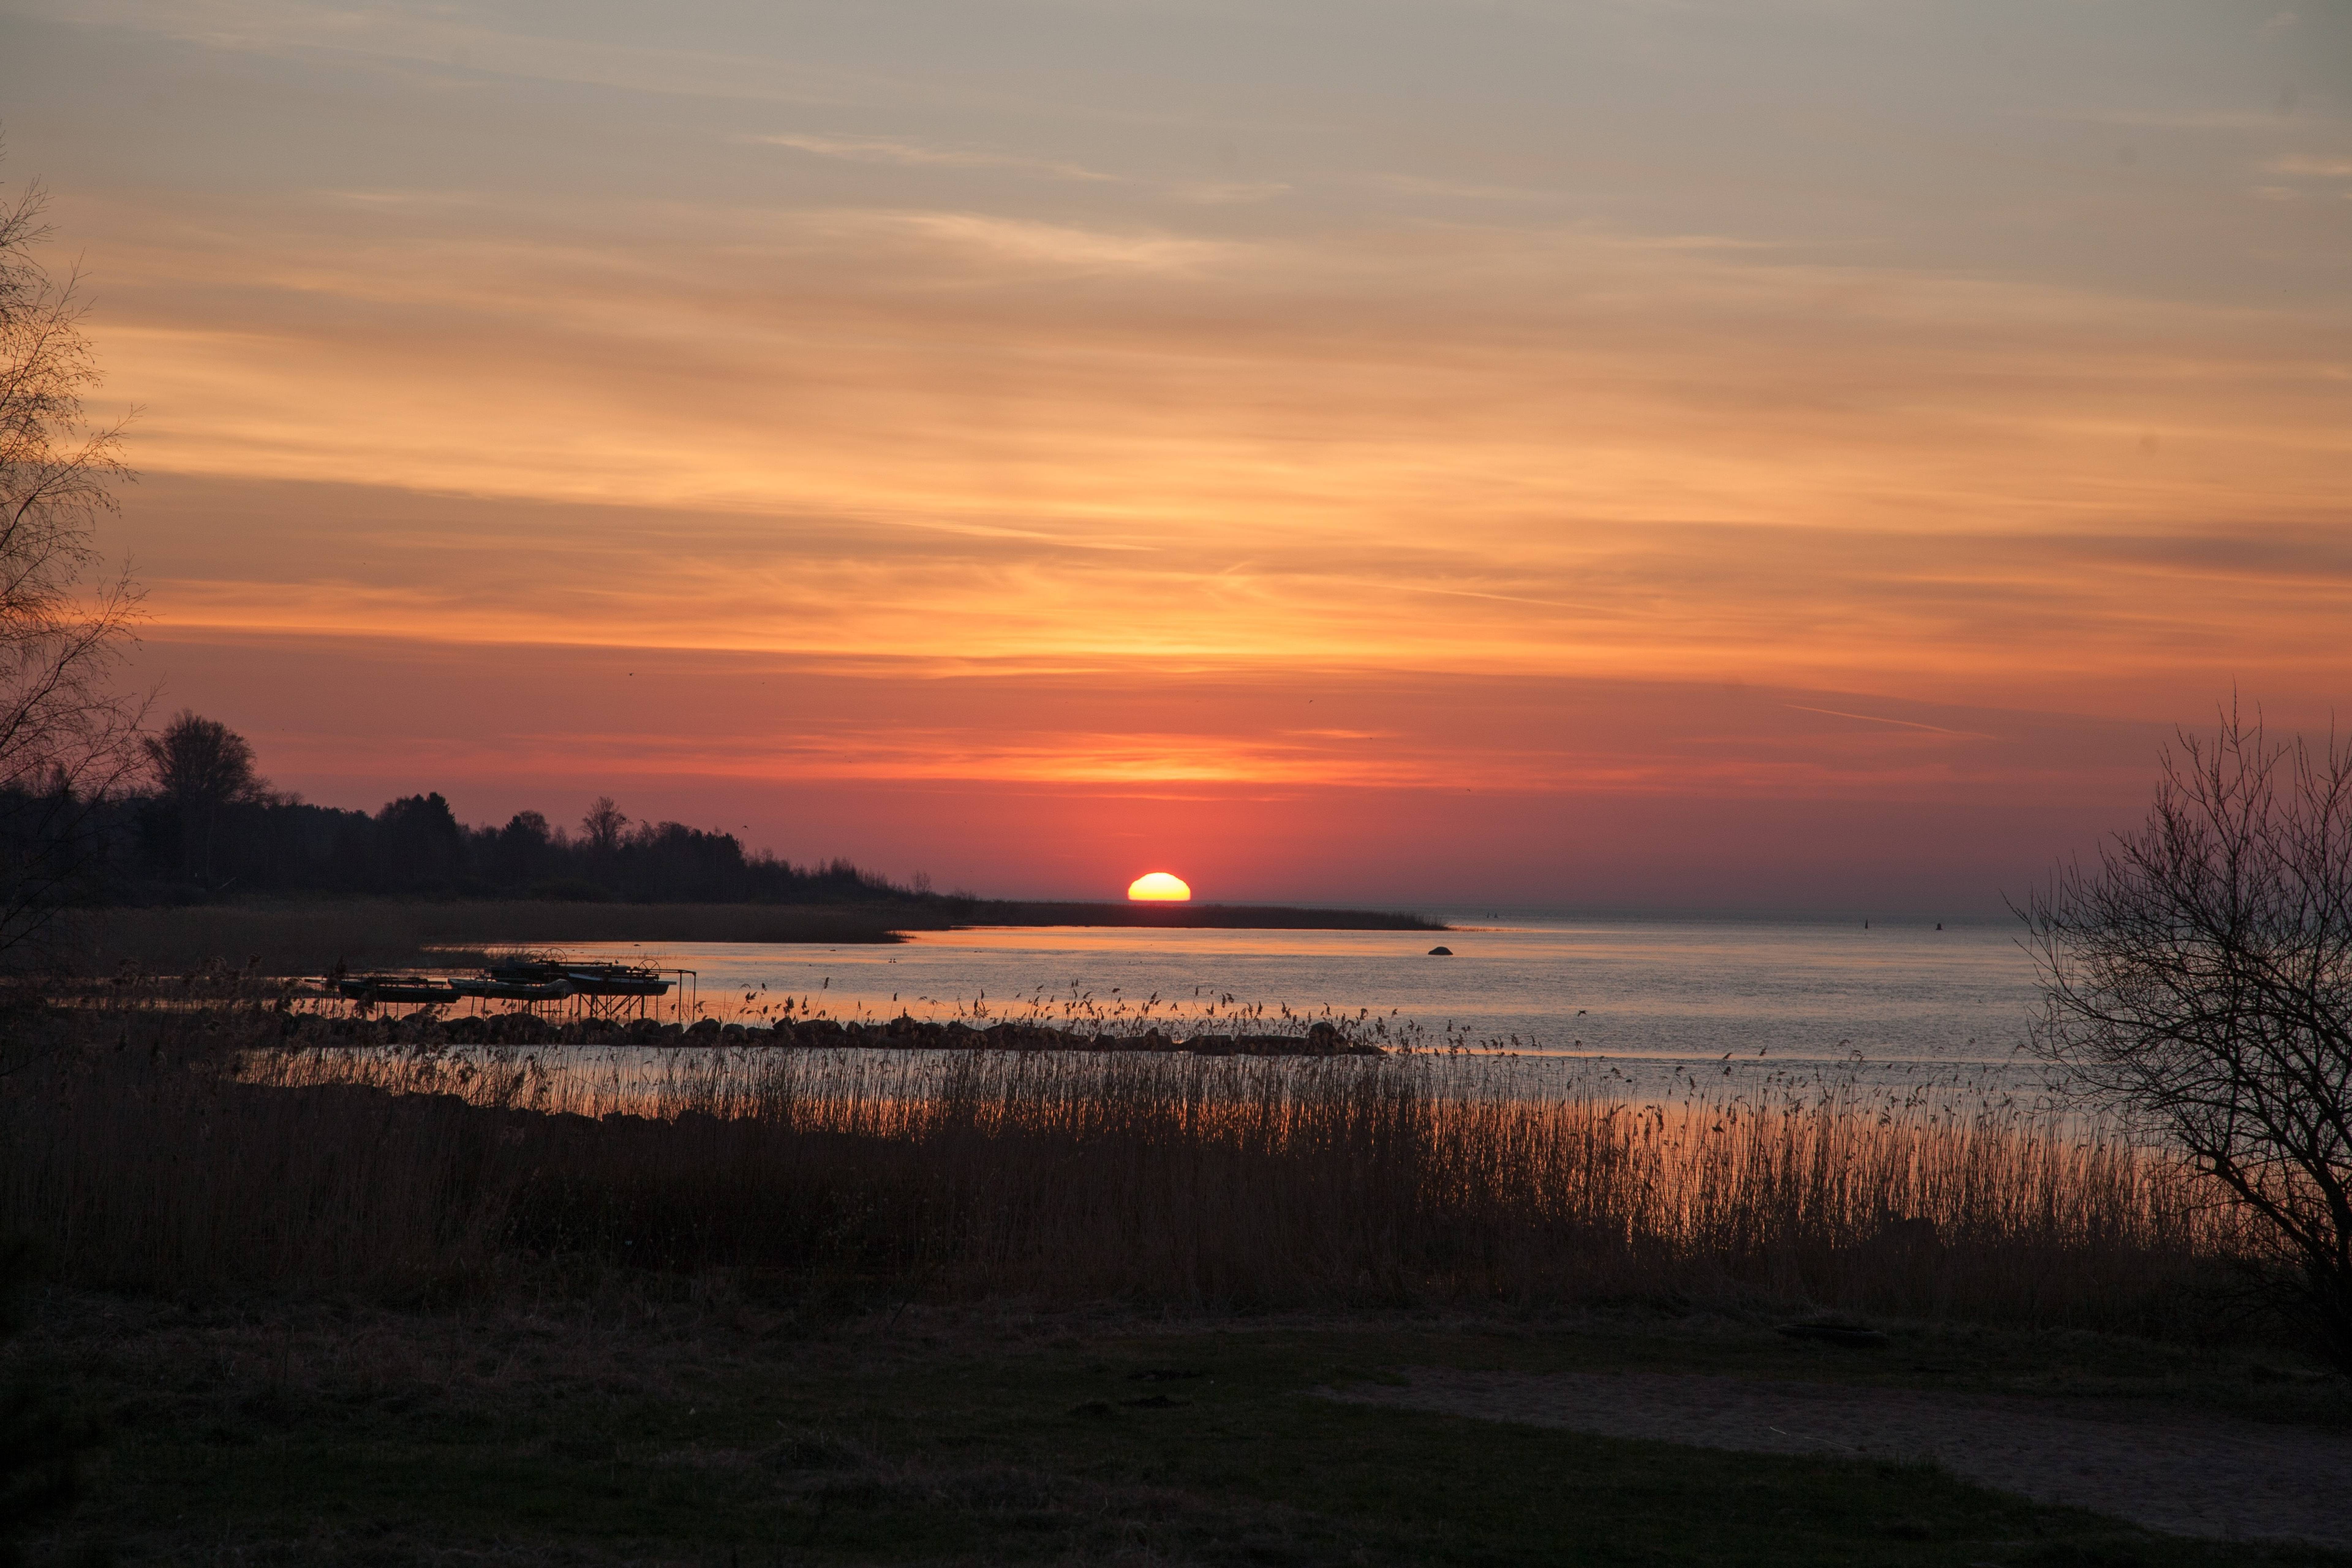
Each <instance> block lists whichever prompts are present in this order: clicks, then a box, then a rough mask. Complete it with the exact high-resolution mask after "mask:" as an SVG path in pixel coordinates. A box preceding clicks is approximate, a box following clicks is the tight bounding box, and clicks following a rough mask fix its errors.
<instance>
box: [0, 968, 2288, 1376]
mask: <svg viewBox="0 0 2352 1568" xmlns="http://www.w3.org/2000/svg"><path fill="white" fill-rule="evenodd" d="M25 1017H26V1019H27V1020H29V1021H28V1022H26V1023H25V1024H23V1025H22V1026H18V1027H15V1028H13V1029H12V1030H11V1031H10V1032H9V1036H8V1037H9V1038H10V1039H11V1040H12V1041H15V1042H16V1043H17V1044H16V1049H17V1058H18V1059H17V1060H16V1062H15V1063H14V1066H13V1070H12V1077H11V1079H10V1083H11V1086H12V1092H11V1093H9V1094H8V1095H7V1096H6V1097H5V1101H0V1137H5V1147H0V1231H5V1232H9V1233H16V1234H23V1235H27V1236H30V1237H35V1238H36V1239H37V1241H38V1242H40V1243H41V1244H43V1245H44V1246H45V1247H47V1250H48V1252H49V1254H50V1256H51V1258H52V1260H53V1262H54V1264H55V1266H56V1267H57V1268H58V1269H59V1270H60V1271H61V1272H63V1273H64V1274H65V1275H66V1276H68V1278H70V1279H75V1280H77V1281H79V1282H82V1283H87V1284H91V1285H99V1286H108V1287H117V1288H131V1289H239V1288H256V1287H261V1288H280V1289H283V1288H298V1289H330V1290H363V1291H371V1292H378V1293H383V1292H390V1293H392V1294H394V1295H399V1294H403V1293H413V1292H418V1291H429V1292H437V1293H444V1294H446V1293H459V1294H464V1293H476V1294H479V1293H486V1292H488V1293H502V1292H514V1291H522V1290H534V1291H535V1290H548V1289H576V1288H580V1287H581V1286H582V1285H583V1282H585V1281H590V1280H600V1279H611V1278H612V1277H613V1276H614V1273H615V1271H621V1272H625V1273H627V1274H629V1275H630V1276H632V1277H635V1278H642V1279H653V1278H656V1277H659V1278H667V1279H676V1278H679V1277H686V1278H692V1279H704V1280H709V1279H726V1280H731V1281H734V1282H735V1283H736V1285H737V1286H739V1287H740V1288H742V1289H754V1290H761V1291H767V1292H771V1293H776V1292H781V1293H784V1294H790V1293H792V1292H795V1291H801V1290H804V1289H813V1288H814V1287H815V1286H816V1285H819V1284H822V1285H824V1287H825V1288H827V1289H851V1290H853V1291H855V1292H859V1293H863V1294H864V1295H866V1297H868V1298H870V1299H872V1300H877V1301H885V1302H887V1301H890V1300H908V1299H912V1298H914V1297H917V1296H924V1297H940V1298H950V1299H967V1300H968V1299H975V1298H982V1297H990V1296H1013V1297H1022V1298H1027V1299H1031V1300H1039V1301H1057V1302H1083V1301H1100V1300H1120V1301H1126V1302H1130V1303H1148V1304H1162V1305H1171V1306H1180V1307H1213V1308H1234V1307H1262V1308H1276V1307H1295V1308H1345V1307H1360V1306H1410V1305H1451V1306H1460V1307H1468V1306H1477V1307H1482V1308H1489V1309H1501V1310H1546V1309H1549V1308H1557V1307H1565V1306H1572V1305H1581V1304H1593V1303H1601V1302H1609V1301H1623V1300H1675V1301H1681V1302H1685V1303H1690V1302H1704V1303H1710V1304H1715V1305H1719V1306H1723V1307H1727V1308H1739V1309H1752V1310H1771V1311H1801V1310H1844V1311H1850V1312H1871V1313H1887V1314H1900V1315H1906V1316H1913V1317H1936V1318H1946V1319H1964V1320H1976V1321H2000V1322H2011V1323H2021V1324H2032V1325H2044V1326H2072V1327H2079V1328H2088V1329H2100V1330H2109V1331H2134V1332H2147V1333H2157V1334H2165V1335H2193V1334H2201V1333H2207V1332H2211V1331H2215V1330H2216V1327H2217V1324H2220V1325H2222V1326H2233V1327H2234V1329H2235V1330H2237V1331H2247V1330H2248V1329H2249V1326H2250V1325H2251V1324H2252V1320H2250V1319H2247V1318H2245V1317H2243V1316H2242V1315H2240V1316H2238V1317H2236V1318H2234V1319H2229V1318H2227V1313H2226V1307H2227V1300H2226V1298H2225V1293H2223V1292H2222V1291H2221V1281H2223V1280H2224V1279H2227V1278H2228V1277H2229V1275H2230V1269H2231V1265H2232V1264H2233V1262H2234V1260H2236V1259H2238V1258H2242V1257H2245V1256H2250V1255H2251V1254H2250V1248H2249V1247H2247V1246H2246V1245H2245V1241H2246V1237H2244V1236H2243V1235H2242V1232H2241V1230H2240V1228H2239V1222H2238V1220H2237V1219H2236V1217H2235V1215H2234V1213H2233V1211H2231V1210H2229V1209H2227V1208H2226V1207H2220V1206H2216V1205H2214V1204H2212V1203H2210V1202H2209V1201H2208V1197H2209V1194H2206V1193H2205V1192H2204V1190H2203V1189H2202V1188H2200V1185H2199V1184H2197V1182H2196V1181H2195V1180H2194V1179H2193V1178H2192V1177H2191V1176H2189V1174H2188V1173H2185V1172H2184V1171H2183V1170H2182V1169H2181V1168H2180V1167H2179V1165H2178V1164H2177V1163H2174V1162H2173V1161H2171V1160H2170V1159H2168V1157H2166V1156H2165V1155H2164V1154H2163V1152H2161V1151H2158V1150H2151V1149H2147V1148H2144V1147H2139V1146H2136V1145H2133V1144H2131V1143H2128V1142H2123V1141H2120V1140H2116V1139H2111V1138H2101V1137H2098V1136H2095V1135H2092V1136H2084V1135H2082V1134H2081V1133H2080V1132H2079V1131H2076V1130H2072V1129H2068V1128H2065V1127H2063V1126H2061V1125H2059V1124H2057V1123H2054V1122H2050V1121H2035V1120H2033V1119H2032V1117H2030V1116H2028V1115H2027V1114H2025V1113H2023V1112H2021V1111H2019V1110H2014V1109H2010V1108H2005V1107H2001V1106H1998V1105H1991V1104H1988V1105H1987V1106H1986V1107H1984V1108H1982V1109H1981V1110H1979V1111H1978V1112H1977V1113H1975V1114H1973V1115H1958V1114H1953V1113H1949V1112H1948V1111H1947V1112H1943V1113H1938V1114H1935V1115H1927V1114H1924V1113H1917V1112H1907V1111H1905V1110H1901V1109H1900V1108H1887V1107H1883V1106H1882V1107H1871V1106H1864V1105H1858V1104H1852V1103H1845V1102H1842V1101H1840V1100H1837V1099H1836V1098H1834V1097H1829V1098H1822V1097H1815V1098H1813V1099H1811V1100H1795V1099H1789V1100H1780V1101H1778V1102H1773V1103H1748V1102H1744V1101H1714V1102H1711V1101H1709V1100H1705V1099H1703V1098H1698V1097H1694V1098H1692V1099H1689V1100H1681V1101H1677V1102H1674V1103H1651V1104H1629V1103H1622V1102H1612V1101H1607V1100H1588V1099H1571V1100H1561V1099H1538V1098H1532V1097H1526V1096H1518V1095H1513V1094H1510V1093H1497V1092H1493V1091H1492V1089H1491V1086H1490V1087H1489V1089H1488V1090H1486V1091H1483V1092H1469V1091H1466V1090H1465V1088H1464V1087H1463V1085H1464V1070H1463V1066H1462V1064H1461V1063H1460V1062H1459V1061H1458V1060H1457V1059H1454V1058H1432V1057H1428V1056H1405V1055H1393V1056H1388V1057H1379V1058H1194V1057H1184V1056H1173V1057H1171V1056H1153V1055H1141V1054H1137V1055H1127V1054H1109V1055H1098V1056H1097V1055H1078V1054H1060V1053H1021V1054H1000V1053H993V1052H982V1051H973V1052H962V1053H952V1054H940V1053H931V1054H926V1055H912V1054H900V1053H889V1052H879V1051H831V1052H823V1051H806V1050H764V1051H740V1052H724V1051H708V1052H670V1053H659V1054H650V1055H646V1054H641V1055H639V1056H637V1057H635V1058H628V1059H626V1060H624V1059H622V1058H618V1057H615V1058H611V1059H609V1060H607V1061H606V1062H605V1063H604V1065H603V1066H602V1067H601V1068H596V1069H594V1070H583V1069H582V1068H579V1067H577V1066H568V1067H567V1066H562V1065H560V1064H557V1063H554V1062H552V1061H551V1060H550V1059H547V1058H543V1057H541V1056H540V1055H536V1054H533V1053H530V1052H524V1051H510V1052H504V1053H500V1052H476V1053H467V1054H450V1053H445V1052H436V1051H407V1052H393V1051H376V1052H352V1051H348V1050H346V1051H334V1050H322V1049H315V1048H304V1049H289V1048H288V1047H286V1046H285V1045H284V1044H282V1043H281V1042H283V1041H284V1040H285V1039H287V1038H288V1037H289V1032H290V1024H289V1018H288V1016H285V1015H282V1014H278V1013H276V1012H273V1011H272V1010H271V1009H269V1008H268V1007H267V1006H262V1005H251V1006H242V1007H240V1006H234V1005H224V1006H220V1007H215V1008H211V1009H194V1010H191V1009H187V1008H180V1009H176V1010H168V1009H160V1008H154V1007H145V1006H142V1005H135V1004H133V1003H130V1002H125V1003H123V1004H121V1005H111V1006H104V1007H87V1006H85V1007H80V1008H77V1009H74V1010H72V1011H71V1012H70V1013H67V1012H60V1011H42V1012H39V1013H37V1014H32V1013H28V1014H26V1015H25ZM1498 1065H1500V1064H1498Z"/></svg>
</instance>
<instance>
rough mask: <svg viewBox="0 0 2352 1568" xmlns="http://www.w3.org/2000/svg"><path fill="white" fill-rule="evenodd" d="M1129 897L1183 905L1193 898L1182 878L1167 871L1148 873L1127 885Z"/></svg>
mask: <svg viewBox="0 0 2352 1568" xmlns="http://www.w3.org/2000/svg"><path fill="white" fill-rule="evenodd" d="M1127 896H1128V897H1129V898H1130V899H1138V900H1151V901H1157V902H1163V903H1182V902H1183V901H1184V900H1187V899H1190V898H1191V897H1192V889H1190V888H1188V887H1186V886H1185V885H1184V879H1183V878H1181V877H1175V876H1171V875H1170V874H1169V873H1167V872H1165V871H1147V872H1145V873H1144V874H1143V875H1142V876H1140V877H1138V878H1137V879H1135V880H1134V881H1132V882H1129V884H1128V885H1127Z"/></svg>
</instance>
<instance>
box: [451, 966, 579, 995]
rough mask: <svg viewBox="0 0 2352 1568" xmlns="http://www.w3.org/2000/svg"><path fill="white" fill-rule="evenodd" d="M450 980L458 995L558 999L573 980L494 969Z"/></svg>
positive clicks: (570, 990)
mask: <svg viewBox="0 0 2352 1568" xmlns="http://www.w3.org/2000/svg"><path fill="white" fill-rule="evenodd" d="M449 984H451V985H452V986H453V987H455V988H456V990H457V994H458V995H460V996H478V997H481V998H482V999H484V1000H485V1001H491V1002H561V1001H562V1000H563V999H564V998H565V997H566V996H569V995H571V994H572V982H570V981H569V980H566V979H563V978H562V976H561V975H559V976H557V977H556V978H555V979H553V980H527V979H511V980H510V979H504V978H501V977H499V975H498V974H497V973H495V972H493V973H491V974H490V975H489V976H488V977H487V978H484V979H480V980H452V981H451V982H449Z"/></svg>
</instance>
